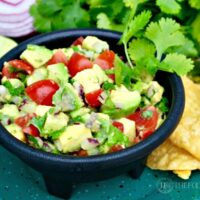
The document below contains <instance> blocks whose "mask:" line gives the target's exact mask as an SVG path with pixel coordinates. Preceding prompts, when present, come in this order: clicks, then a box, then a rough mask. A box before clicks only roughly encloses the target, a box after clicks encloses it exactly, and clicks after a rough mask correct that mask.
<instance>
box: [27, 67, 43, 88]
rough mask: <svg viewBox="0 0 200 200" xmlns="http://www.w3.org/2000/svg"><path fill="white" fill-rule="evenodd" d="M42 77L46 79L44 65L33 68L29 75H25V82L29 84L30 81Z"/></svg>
mask: <svg viewBox="0 0 200 200" xmlns="http://www.w3.org/2000/svg"><path fill="white" fill-rule="evenodd" d="M44 79H47V69H46V67H40V68H38V69H35V70H34V72H33V73H32V74H31V75H29V76H27V78H26V84H27V85H31V84H32V83H35V82H37V81H40V80H44Z"/></svg>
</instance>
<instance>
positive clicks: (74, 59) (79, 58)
mask: <svg viewBox="0 0 200 200" xmlns="http://www.w3.org/2000/svg"><path fill="white" fill-rule="evenodd" d="M92 66H93V64H92V62H91V61H90V60H89V59H87V58H86V57H85V56H84V55H81V54H79V53H76V52H75V53H73V55H72V56H71V58H70V60H69V63H68V70H69V73H70V75H71V76H72V77H73V76H75V75H76V74H77V73H78V72H80V71H82V70H84V69H88V68H92Z"/></svg>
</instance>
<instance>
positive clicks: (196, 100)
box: [170, 77, 200, 160]
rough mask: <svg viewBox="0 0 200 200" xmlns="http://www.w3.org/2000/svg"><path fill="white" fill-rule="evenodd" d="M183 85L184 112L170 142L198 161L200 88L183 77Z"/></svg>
mask: <svg viewBox="0 0 200 200" xmlns="http://www.w3.org/2000/svg"><path fill="white" fill-rule="evenodd" d="M183 83H184V87H185V94H186V104H185V110H184V113H183V117H182V119H181V121H180V124H179V126H178V127H177V129H176V130H175V131H174V133H173V134H172V135H171V136H170V140H171V142H172V143H173V144H175V145H177V146H178V147H180V148H183V149H185V150H186V151H188V152H189V153H191V154H192V155H193V156H194V157H196V158H197V159H199V160H200V86H199V85H197V84H194V83H193V82H192V81H191V80H190V79H188V78H185V77H184V78H183Z"/></svg>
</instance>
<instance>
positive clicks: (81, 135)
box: [55, 124, 92, 153]
mask: <svg viewBox="0 0 200 200" xmlns="http://www.w3.org/2000/svg"><path fill="white" fill-rule="evenodd" d="M91 137H92V134H91V131H90V129H88V128H86V127H85V125H84V124H76V125H71V126H68V127H67V128H66V129H65V131H64V132H63V133H62V134H61V135H60V136H59V138H58V139H57V140H56V141H55V144H56V146H57V148H58V149H59V150H61V151H62V152H64V153H67V152H73V151H77V150H79V149H80V147H81V143H82V142H83V141H84V140H85V139H87V138H91Z"/></svg>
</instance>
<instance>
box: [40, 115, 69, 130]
mask: <svg viewBox="0 0 200 200" xmlns="http://www.w3.org/2000/svg"><path fill="white" fill-rule="evenodd" d="M68 121H69V117H68V116H67V115H66V114H64V113H62V112H60V113H58V114H56V115H52V114H50V113H48V114H47V118H46V121H45V124H44V130H45V131H47V132H53V131H57V130H60V129H62V128H63V127H64V126H67V123H68Z"/></svg>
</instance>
